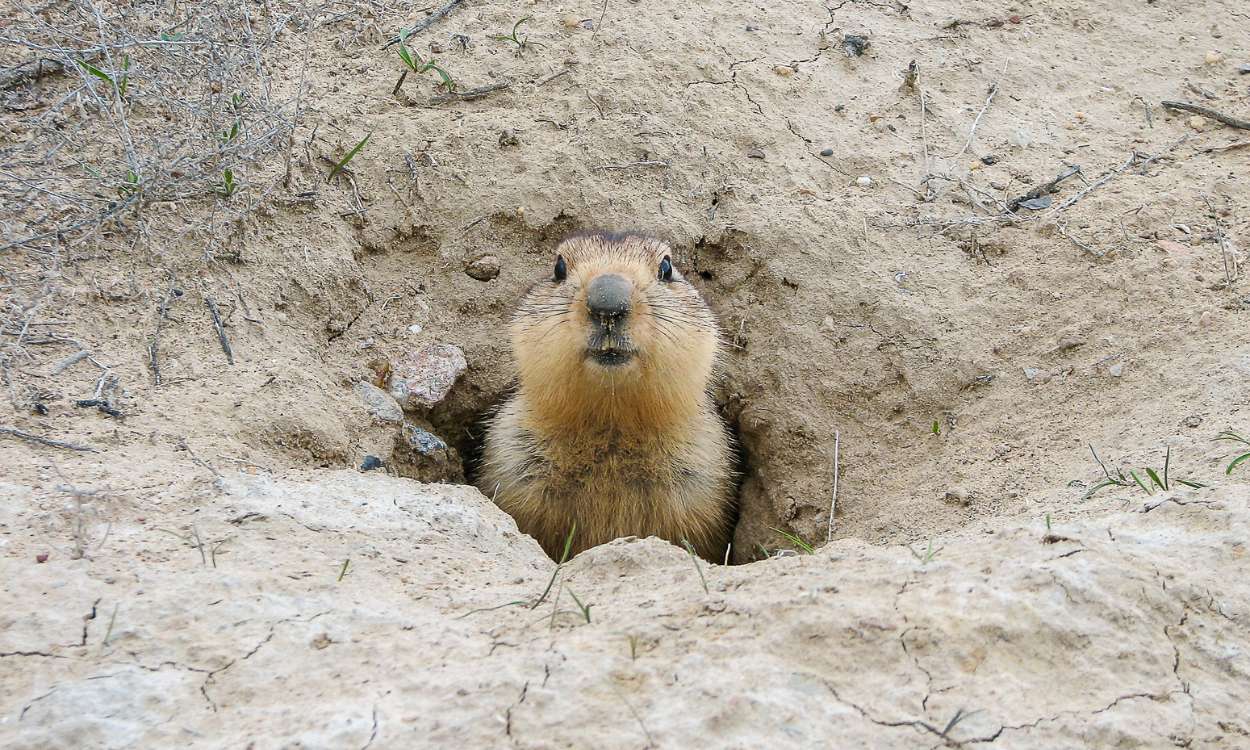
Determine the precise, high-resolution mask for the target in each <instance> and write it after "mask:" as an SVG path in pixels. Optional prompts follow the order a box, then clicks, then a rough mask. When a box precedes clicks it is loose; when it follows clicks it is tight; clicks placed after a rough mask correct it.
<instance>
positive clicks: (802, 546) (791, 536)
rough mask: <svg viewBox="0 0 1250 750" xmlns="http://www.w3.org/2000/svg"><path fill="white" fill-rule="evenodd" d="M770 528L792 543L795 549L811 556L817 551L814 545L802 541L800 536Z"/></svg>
mask: <svg viewBox="0 0 1250 750" xmlns="http://www.w3.org/2000/svg"><path fill="white" fill-rule="evenodd" d="M768 528H769V529H772V530H773V531H775V532H777V533H778V534H781V535H782V536H784V537H785V538H786V541H788V542H790V544H793V545H794V546H795V547H798V548H799V549H801V550H803V551H804V552H806V553H807V554H809V555H810V554H812V553H813V552H815V551H816V548H815V547H813V546H812V545H810V544H808V543H807V542H805V541H803V540H802V539H800V538H799V537H798V535H796V534H791V533H790V532H788V531H782V530H781V529H776V528H773V527H772V526H769V527H768Z"/></svg>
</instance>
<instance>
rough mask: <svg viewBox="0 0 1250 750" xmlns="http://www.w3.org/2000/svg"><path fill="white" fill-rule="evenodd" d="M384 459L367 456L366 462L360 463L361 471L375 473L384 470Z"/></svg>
mask: <svg viewBox="0 0 1250 750" xmlns="http://www.w3.org/2000/svg"><path fill="white" fill-rule="evenodd" d="M382 466H383V464H382V459H380V458H378V457H377V456H372V455H370V456H365V460H364V461H361V462H360V470H361V471H373V470H374V469H380V468H382Z"/></svg>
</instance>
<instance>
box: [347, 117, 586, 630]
mask: <svg viewBox="0 0 1250 750" xmlns="http://www.w3.org/2000/svg"><path fill="white" fill-rule="evenodd" d="M368 137H369V136H365V138H366V139H368ZM576 533H577V521H574V522H573V527H572V528H571V529H569V535H568V536H566V537H565V538H564V553H563V554H561V555H560V562H558V563H556V569H555V570H553V571H551V580H550V581H547V588H545V589H543V593H542V596H539V597H538V599H537V600H536V601H535V602H534V603H533V604H531V605H530V609H535V608H537V607H538V605H539V604H542V603H543V601H545V600H546V599H547V594H550V593H551V587H552V586H554V585H556V576H558V575H560V568H562V567H564V563H565V562H567V561H568V559H569V551H570V550H571V549H573V535H574V534H576ZM557 596H558V595H557Z"/></svg>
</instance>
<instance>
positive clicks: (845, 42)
mask: <svg viewBox="0 0 1250 750" xmlns="http://www.w3.org/2000/svg"><path fill="white" fill-rule="evenodd" d="M868 44H869V42H868V37H866V36H859V35H858V34H847V35H846V36H844V37H842V49H843V50H844V51H845V52H846V56H847V57H860V56H861V55H863V54H864V51H865V50H867V49H868Z"/></svg>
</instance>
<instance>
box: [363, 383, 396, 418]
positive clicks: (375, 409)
mask: <svg viewBox="0 0 1250 750" xmlns="http://www.w3.org/2000/svg"><path fill="white" fill-rule="evenodd" d="M352 390H354V391H356V395H357V396H359V397H360V400H361V401H363V402H364V404H365V408H366V409H368V410H369V413H370V414H372V415H373V416H374V417H376V418H377V419H378V420H380V421H382V422H402V421H404V410H403V409H401V408H399V402H398V401H396V400H395V399H394V397H392V396H391V394H389V393H387V392H386V391H384V390H382V389H381V388H378V387H377V386H376V385H373V384H372V383H357V384H356V385H355V386H353V388H352Z"/></svg>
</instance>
